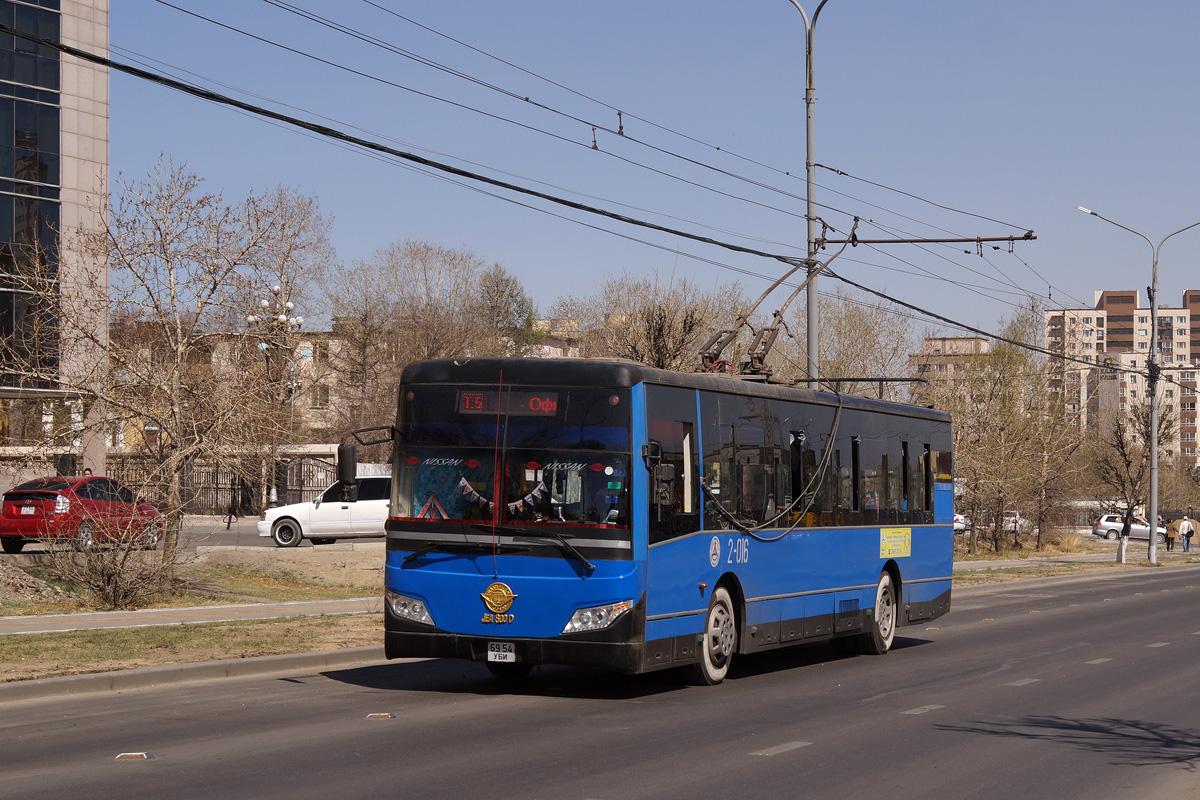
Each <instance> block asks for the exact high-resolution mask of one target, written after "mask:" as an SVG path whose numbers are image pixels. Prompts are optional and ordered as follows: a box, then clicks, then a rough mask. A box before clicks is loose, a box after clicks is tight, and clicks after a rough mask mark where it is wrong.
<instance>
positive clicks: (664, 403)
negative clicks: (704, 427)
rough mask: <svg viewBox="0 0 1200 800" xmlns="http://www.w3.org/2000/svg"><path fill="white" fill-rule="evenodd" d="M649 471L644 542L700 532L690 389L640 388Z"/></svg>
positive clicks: (695, 435) (693, 399)
mask: <svg viewBox="0 0 1200 800" xmlns="http://www.w3.org/2000/svg"><path fill="white" fill-rule="evenodd" d="M646 408H647V413H648V424H649V428H648V430H647V434H648V444H647V445H646V448H645V451H644V452H643V454H642V460H643V462H644V463H645V466H646V468H647V469H648V470H649V471H650V544H654V543H656V542H662V541H666V540H668V539H673V538H675V537H677V536H682V535H684V534H688V533H692V532H694V531H698V530H700V507H701V505H702V499H701V497H700V470H699V463H700V462H699V450H698V441H697V439H698V429H697V425H696V393H695V392H694V391H692V390H689V389H678V388H674V387H670V386H654V385H650V386H647V387H646Z"/></svg>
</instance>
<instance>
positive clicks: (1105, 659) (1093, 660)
mask: <svg viewBox="0 0 1200 800" xmlns="http://www.w3.org/2000/svg"><path fill="white" fill-rule="evenodd" d="M1109 661H1112V659H1111V658H1096V659H1092V660H1091V661H1085V662H1083V663H1085V664H1104V663H1107V662H1109Z"/></svg>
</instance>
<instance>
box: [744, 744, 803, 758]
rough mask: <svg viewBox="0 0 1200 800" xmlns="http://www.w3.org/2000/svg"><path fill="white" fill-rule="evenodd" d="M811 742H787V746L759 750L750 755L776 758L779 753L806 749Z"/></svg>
mask: <svg viewBox="0 0 1200 800" xmlns="http://www.w3.org/2000/svg"><path fill="white" fill-rule="evenodd" d="M810 744H812V742H788V743H787V744H780V745H776V746H775V747H768V748H767V749H766V750H759V751H757V752H754V753H751V754H750V755H752V756H777V755H779V754H780V753H786V752H788V751H789V750H799V749H800V748H801V747H808V746H809V745H810Z"/></svg>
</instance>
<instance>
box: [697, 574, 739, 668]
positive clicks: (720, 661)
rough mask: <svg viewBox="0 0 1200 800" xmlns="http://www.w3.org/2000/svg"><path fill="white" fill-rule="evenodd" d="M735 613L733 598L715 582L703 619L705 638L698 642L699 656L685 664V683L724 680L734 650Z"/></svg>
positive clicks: (735, 635) (735, 637)
mask: <svg viewBox="0 0 1200 800" xmlns="http://www.w3.org/2000/svg"><path fill="white" fill-rule="evenodd" d="M737 638H738V631H737V617H736V616H734V613H733V600H732V598H730V596H729V591H728V590H726V588H725V587H724V586H718V587H717V588H716V589H715V590H714V591H713V593H712V599H711V600H709V602H708V615H707V616H706V617H705V623H704V639H703V641H702V642H701V643H700V660H699V661H698V662H696V663H695V664H692V665H691V666H689V667H687V668H686V670H685V673H684V674H685V677H686V678H687V680H688V683H691V684H694V685H697V686H715V685H717V684H718V683H720V682H721V681H723V680H725V675H726V674H727V673H728V672H729V662H730V661H731V660H732V659H733V654H734V652H735V651H736V650H737Z"/></svg>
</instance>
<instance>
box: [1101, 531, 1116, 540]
mask: <svg viewBox="0 0 1200 800" xmlns="http://www.w3.org/2000/svg"><path fill="white" fill-rule="evenodd" d="M1117 536H1118V534H1117V532H1116V531H1109V532H1108V533H1106V534H1104V538H1105V539H1108V540H1109V541H1110V542H1115V541H1116V540H1117Z"/></svg>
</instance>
